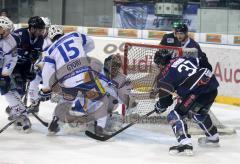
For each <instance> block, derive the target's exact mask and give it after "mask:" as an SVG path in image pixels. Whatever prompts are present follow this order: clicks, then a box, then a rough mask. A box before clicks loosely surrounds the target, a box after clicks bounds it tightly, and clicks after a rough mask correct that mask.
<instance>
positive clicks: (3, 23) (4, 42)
mask: <svg viewBox="0 0 240 164" xmlns="http://www.w3.org/2000/svg"><path fill="white" fill-rule="evenodd" d="M11 31H13V23H12V21H11V20H10V19H9V18H7V17H3V16H1V17H0V36H1V38H0V73H1V74H0V91H1V95H3V96H4V97H5V98H6V101H7V102H8V104H9V107H10V115H9V118H8V119H9V120H15V119H16V123H17V124H21V125H22V126H21V127H22V129H23V130H24V131H28V130H29V129H30V127H31V123H30V120H29V119H28V116H27V111H26V108H25V106H24V104H23V103H22V102H21V97H20V95H19V94H18V92H17V91H16V88H15V87H14V84H13V82H12V81H11V74H12V71H13V69H14V67H15V66H16V63H17V59H18V57H17V54H16V50H17V49H16V47H17V44H18V43H19V42H20V40H19V38H18V37H17V36H16V35H14V34H10V33H11Z"/></svg>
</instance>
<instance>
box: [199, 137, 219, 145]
mask: <svg viewBox="0 0 240 164" xmlns="http://www.w3.org/2000/svg"><path fill="white" fill-rule="evenodd" d="M198 145H199V146H201V147H220V145H219V138H217V139H215V140H211V139H209V138H208V137H200V138H198Z"/></svg>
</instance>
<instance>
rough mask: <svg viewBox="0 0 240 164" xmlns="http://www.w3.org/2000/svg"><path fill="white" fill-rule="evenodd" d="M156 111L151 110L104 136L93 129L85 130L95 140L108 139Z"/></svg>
mask: <svg viewBox="0 0 240 164" xmlns="http://www.w3.org/2000/svg"><path fill="white" fill-rule="evenodd" d="M153 113H155V110H152V111H151V112H148V113H147V114H146V115H144V116H142V117H141V118H140V119H137V120H135V121H133V122H131V123H130V124H128V125H127V126H125V127H123V128H121V129H120V130H118V131H116V132H114V133H112V134H111V135H107V134H106V135H102V136H99V135H96V134H94V133H92V132H91V131H88V130H86V131H85V134H86V136H88V137H90V138H93V139H95V140H99V141H106V140H109V139H110V138H112V137H114V136H116V135H117V134H119V133H121V132H122V131H124V130H126V129H127V128H129V127H131V126H133V125H134V124H136V123H137V122H138V121H139V120H142V119H145V118H147V117H148V116H150V115H151V114H153Z"/></svg>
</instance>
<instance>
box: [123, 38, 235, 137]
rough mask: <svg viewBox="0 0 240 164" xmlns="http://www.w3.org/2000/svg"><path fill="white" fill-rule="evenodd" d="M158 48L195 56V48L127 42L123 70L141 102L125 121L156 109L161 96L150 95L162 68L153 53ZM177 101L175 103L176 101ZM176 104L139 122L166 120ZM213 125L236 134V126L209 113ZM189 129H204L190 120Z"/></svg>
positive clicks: (174, 54) (199, 131)
mask: <svg viewBox="0 0 240 164" xmlns="http://www.w3.org/2000/svg"><path fill="white" fill-rule="evenodd" d="M159 49H167V50H169V51H172V52H173V56H196V55H197V51H196V50H195V49H187V48H186V49H182V48H176V47H168V46H161V45H145V44H136V43H126V44H125V51H124V66H123V71H124V73H125V74H126V75H127V78H129V79H130V80H131V81H132V84H133V91H132V93H133V95H134V96H135V98H136V100H137V102H138V105H137V106H136V107H135V108H132V109H129V110H127V111H126V116H125V122H131V120H132V119H139V118H140V117H141V116H143V115H145V114H146V113H148V112H150V111H151V110H153V109H154V104H155V102H156V99H158V96H155V98H154V96H153V97H151V95H150V92H151V90H152V89H153V88H155V87H156V83H155V80H156V77H157V76H158V74H159V68H158V67H156V65H155V64H154V62H153V59H154V54H155V53H156V52H157V51H158V50H159ZM175 103H176V102H175ZM173 107H174V104H173V105H172V106H171V107H169V108H168V111H167V112H165V113H164V114H162V115H159V114H156V113H154V114H152V115H151V116H149V117H148V118H146V119H144V120H141V121H140V122H139V123H150V124H160V123H167V120H166V116H167V114H168V113H169V111H170V110H172V109H173ZM210 116H211V117H212V119H213V122H214V124H215V125H216V126H217V127H218V129H219V132H220V133H222V134H233V133H234V132H235V130H234V129H231V128H226V127H225V126H224V125H223V124H222V123H221V122H220V121H219V120H218V119H217V118H216V117H215V116H214V115H213V113H212V112H210ZM189 125H190V131H191V132H192V134H200V133H201V130H200V129H199V128H198V127H197V125H195V124H194V123H192V122H191V121H189Z"/></svg>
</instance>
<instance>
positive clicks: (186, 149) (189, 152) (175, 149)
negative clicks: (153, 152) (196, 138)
mask: <svg viewBox="0 0 240 164" xmlns="http://www.w3.org/2000/svg"><path fill="white" fill-rule="evenodd" d="M169 154H170V155H185V156H193V147H192V144H186V145H182V144H179V145H176V146H172V147H170V148H169Z"/></svg>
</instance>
